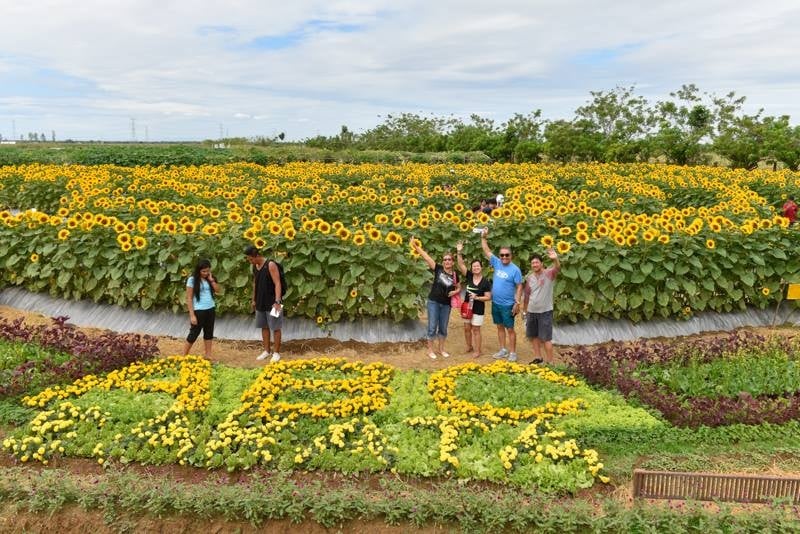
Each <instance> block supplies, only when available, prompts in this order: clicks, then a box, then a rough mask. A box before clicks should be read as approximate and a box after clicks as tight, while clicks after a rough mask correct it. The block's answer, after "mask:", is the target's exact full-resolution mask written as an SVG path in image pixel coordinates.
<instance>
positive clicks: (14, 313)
mask: <svg viewBox="0 0 800 534" xmlns="http://www.w3.org/2000/svg"><path fill="white" fill-rule="evenodd" d="M19 317H23V318H24V319H25V322H26V323H29V324H47V323H49V322H50V321H51V320H50V318H49V317H47V316H44V315H41V314H38V313H33V312H27V311H22V310H18V309H14V308H10V307H8V306H0V318H4V319H12V320H13V319H17V318H19ZM420 320H421V321H424V320H425V318H424V317H422V318H420ZM490 322H491V321H490ZM81 330H83V331H84V332H86V333H87V334H89V335H100V334H102V333H103V332H105V330H102V329H97V328H81ZM753 330H756V331H758V332H759V333H761V334H763V335H768V334H777V335H786V336H795V335H797V332H798V331H797V330H796V329H794V328H775V329H769V328H758V329H753ZM187 331H188V329H187ZM482 335H483V350H482V354H481V356H480V357H479V358H477V359H476V358H473V357H472V356H471V355H470V354H469V351H468V347H467V343H466V340H465V336H464V327H463V322H462V320H461V318H460V317H458V316H457V315H456V314H455V313H454V314H453V315H452V317H451V320H450V324H449V336H448V338H447V341H446V343H445V350H446V351H447V352H449V353H450V355H451V356H450V357H449V358H442V357H439V358H438V359H436V360H432V359H430V358H429V357H428V348H427V344H426V343H425V341H418V342H412V343H361V342H356V341H344V342H343V341H337V340H334V339H330V338H321V339H310V340H294V341H287V342H285V343H283V344H282V347H281V355H282V358H283V359H285V360H294V359H308V358H318V357H330V358H334V357H335V358H345V359H347V360H350V361H362V362H374V361H381V362H384V363H387V364H390V365H393V366H395V367H397V368H399V369H426V370H436V369H443V368H445V367H449V366H451V365H458V364H462V363H467V362H476V363H482V364H485V363H490V362H492V361H494V360H492V357H491V355H492V354H493V353H495V352H496V351H497V350H498V341H497V331H496V327H495V326H494V325H493V324H486V325H484V326H483V328H482ZM716 335H724V333H706V334H701V335H698V336H691V337H693V338H695V337H710V336H716ZM659 341H669V339H659ZM183 343H184V340H183V339H178V338H172V337H159V338H158V347H159V350H160V353H161V354H162V355H164V356H169V355H175V354H182V353H183ZM193 348H194V349H195V350H194V351H192V352H193V353H199V354H202V340H198V342H196V343H195V346H194V347H193ZM570 348H571V347H565V346H560V347H559V346H556V347H555V358H556V361H557V362H560V363H565V362H564V359H563V358H562V356H561V353H563V352H565V351H567V350H568V349H570ZM198 349H199V352H198ZM261 351H262V348H261V344H260V343H259V342H257V341H229V340H217V341H214V345H213V353H212V360H213V361H215V362H220V363H224V364H226V365H230V366H235V367H245V368H255V367H262V366H264V365H269V364H268V363H266V362H262V361H257V360H256V356H257V355H258V354H259V353H260V352H261ZM517 352H518V354H519V361H520V362H521V363H529V362H530V361H531V359H532V358H533V356H532V351H531V347H530V344H529V342H528V341H527V340H526V339H525V338H524V329H523V327H522V326H521V324H520V322H519V321H518V324H517ZM0 434H2V432H0ZM0 465H2V466H4V467H6V466H10V465H16V464H15V460H14V459H13V458H12V457H11V456H9V455H7V454H4V453H3V454H0ZM31 468H34V467H33V466H32V467H31ZM38 468H40V469H41V468H42V467H38ZM50 468H61V469H68V470H69V471H70V472H73V473H75V474H82V475H89V474H100V471H101V468H99V467H98V466H97V465H96V464H95V463H94V462H89V461H83V460H80V459H61V460H60V461H59V460H56V461H55V462H53V464H52V465H51V466H50ZM139 468H140V469H142V470H144V471H149V470H158V471H164V472H160V473H158V474H159V475H160V476H166V477H167V478H170V479H172V480H181V481H184V482H189V483H191V482H200V481H202V480H205V479H206V478H207V477H208V476H209V474H208V472H207V471H200V470H195V469H191V468H184V467H180V466H162V467H155V468H154V467H139ZM148 474H151V475H152V474H154V473H148ZM363 482H364V484H365V485H371V482H370V480H368V479H365V480H364V481H363ZM618 489H621V488H618ZM625 496H626V497H628V498H629V493H628V492H627V491H626V492H625ZM623 500H627V499H623ZM17 508H18V507H14V506H10V505H6V506H3V505H0V533H35V532H42V533H44V532H47V533H52V532H57V533H59V534H62V533H63V534H70V533H84V532H94V533H96V534H103V533H106V532H120V531H130V532H165V533H166V532H169V533H172V532H176V533H194V532H204V533H207V534H213V533H223V532H225V533H227V532H242V533H247V532H267V533H295V532H302V533H309V534H316V533H329V532H359V533H360V532H370V533H376V534H383V533H386V534H389V533H395V532H410V531H413V532H421V533H428V532H431V533H433V532H436V533H438V532H450V531H452V530H454V529H455V530H458V527H457V525H443V526H429V527H423V528H417V527H412V526H410V525H408V524H406V525H398V526H389V525H386V524H385V523H384V522H383V521H382V520H378V521H360V522H351V523H345V524H344V525H341V526H340V527H338V528H334V529H327V528H325V527H322V526H321V525H319V524H318V523H316V522H313V521H305V522H303V523H299V524H297V523H291V522H290V521H287V520H280V521H270V522H269V523H267V524H264V525H261V526H260V527H255V526H253V525H252V524H250V523H247V522H233V521H224V520H203V519H199V518H195V517H185V516H180V517H169V518H161V519H158V518H153V517H141V516H130V517H117V518H116V519H115V523H112V524H108V523H107V521H106V520H105V519H104V517H103V514H102V512H92V511H90V512H87V511H84V510H82V509H80V508H78V507H76V506H70V507H64V508H62V509H60V510H58V511H56V512H53V513H50V512H43V513H38V514H36V513H30V512H27V511H24V510H21V509H17Z"/></svg>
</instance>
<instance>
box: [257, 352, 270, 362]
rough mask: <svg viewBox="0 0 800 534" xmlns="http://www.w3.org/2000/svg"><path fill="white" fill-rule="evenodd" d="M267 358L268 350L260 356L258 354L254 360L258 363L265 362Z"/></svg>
mask: <svg viewBox="0 0 800 534" xmlns="http://www.w3.org/2000/svg"><path fill="white" fill-rule="evenodd" d="M267 356H269V351H268V350H265V351H264V352H262V353H261V354H259V355H258V356H256V360H259V361H261V360H266V359H267Z"/></svg>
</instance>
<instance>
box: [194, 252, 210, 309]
mask: <svg viewBox="0 0 800 534" xmlns="http://www.w3.org/2000/svg"><path fill="white" fill-rule="evenodd" d="M210 268H211V262H210V261H208V260H200V261H198V262H197V265H196V266H195V268H194V272H193V273H192V278H194V280H193V284H192V285H193V288H194V289H192V291H193V293H194V300H197V301H199V300H200V285H201V284H202V283H203V277H202V276H200V271H202V270H203V269H210ZM206 283H207V284H208V289H209V290H211V298H214V286H212V285H211V283H210V282H206Z"/></svg>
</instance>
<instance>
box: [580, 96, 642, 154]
mask: <svg viewBox="0 0 800 534" xmlns="http://www.w3.org/2000/svg"><path fill="white" fill-rule="evenodd" d="M590 94H591V95H592V100H591V101H590V102H588V103H587V104H586V105H584V106H581V107H579V108H578V109H577V110H575V116H576V118H577V119H579V120H584V121H586V124H588V125H591V128H592V131H593V132H592V133H599V134H600V137H601V141H600V152H601V154H602V156H601V158H600V161H621V162H632V161H637V160H646V159H647V158H648V157H649V156H650V147H649V145H648V142H647V136H648V134H649V132H650V129H651V127H652V124H653V113H652V110H651V109H650V107H649V104H648V102H647V100H646V99H645V98H644V97H641V96H637V95H635V94H634V87H616V88H614V89H613V90H612V91H591V92H590Z"/></svg>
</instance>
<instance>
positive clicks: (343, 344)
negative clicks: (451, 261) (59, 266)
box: [0, 306, 558, 369]
mask: <svg viewBox="0 0 800 534" xmlns="http://www.w3.org/2000/svg"><path fill="white" fill-rule="evenodd" d="M0 317H3V318H6V319H16V318H18V317H24V318H25V321H26V322H30V323H35V324H41V323H47V322H48V321H49V318H48V317H47V316H44V315H42V314H40V313H34V312H27V311H22V310H18V309H15V308H10V307H8V306H0ZM517 323H518V324H517V327H516V331H517V353H518V354H519V358H520V360H519V361H520V362H521V363H529V362H530V361H531V360H532V359H533V355H532V354H533V353H532V351H531V347H530V343H529V342H528V341H527V340H526V339H525V337H524V327H523V325H522V324H521V321H518V322H517ZM82 330H84V331H86V332H95V333H100V332H102V330H99V329H92V328H82ZM448 330H449V332H448V337H447V341H446V342H445V350H446V351H447V352H449V353H450V357H449V358H441V357H440V358H439V359H437V360H431V359H430V358H429V357H428V349H427V345H426V343H425V342H424V341H416V342H412V343H407V342H406V343H401V342H398V343H362V342H358V341H337V340H335V339H331V338H318V339H308V340H295V341H287V342H285V343H283V345H282V347H281V356H282V357H283V358H284V359H287V360H293V359H301V358H318V357H338V358H345V359H348V360H358V361H363V362H373V361H381V362H384V363H388V364H390V365H393V366H395V367H397V368H399V369H442V368H444V367H449V366H451V365H457V364H461V363H467V362H477V363H489V362H491V361H493V360H492V357H491V355H492V354H494V353H495V352H497V350H498V348H499V347H498V342H497V328H496V327H495V325H493V324H491V318H489V320H488V323H487V324H484V326H483V327H482V329H481V333H482V337H483V350H482V355H481V357H480V358H478V359H475V358H473V357H472V356H470V355H469V354H467V352H468V351H467V344H466V339H465V337H464V326H463V321H462V319H461V317H460V316H459V315H458V314H456V313H455V312H454V313H453V314H452V315H451V316H450V324H449V326H448ZM187 333H188V328H187ZM158 339H159V341H158V348H159V350H160V351H161V354H162V355H164V356H169V355H173V354H182V353H183V343H184V340H183V339H179V338H174V337H167V336H158ZM261 350H262V348H261V343H260V342H258V341H230V340H215V341H214V348H213V352H212V360H213V361H217V362H222V363H225V364H227V365H231V366H234V367H246V368H249V367H261V366H262V365H265V362H263V361H256V356H257V355H258V354H259V353H261ZM198 351H199V352H198ZM193 352H195V353H200V354H202V340H198V341H197V342H195V344H194V346H193ZM555 352H556V358H557V359H558V347H556V349H555Z"/></svg>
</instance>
